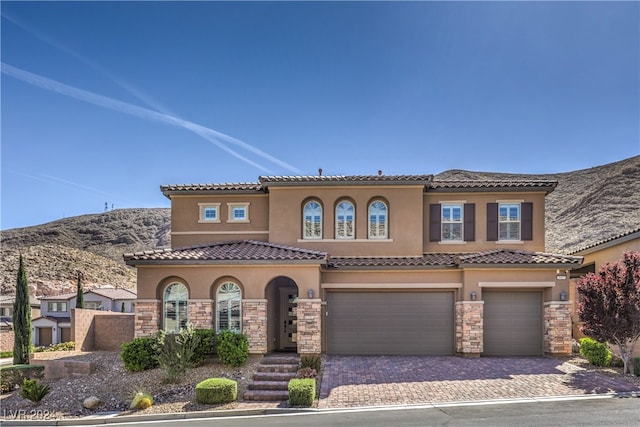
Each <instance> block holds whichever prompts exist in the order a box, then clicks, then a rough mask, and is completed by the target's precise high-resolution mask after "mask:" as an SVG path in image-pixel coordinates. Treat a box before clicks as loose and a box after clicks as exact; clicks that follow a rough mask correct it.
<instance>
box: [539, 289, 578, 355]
mask: <svg viewBox="0 0 640 427" xmlns="http://www.w3.org/2000/svg"><path fill="white" fill-rule="evenodd" d="M571 342H572V336H571V301H549V302H545V303H544V352H545V353H549V354H571Z"/></svg>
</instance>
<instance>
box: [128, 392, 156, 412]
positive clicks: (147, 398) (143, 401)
mask: <svg viewBox="0 0 640 427" xmlns="http://www.w3.org/2000/svg"><path fill="white" fill-rule="evenodd" d="M151 405H153V397H151V395H150V394H149V393H144V392H141V391H139V392H137V393H136V394H135V396H133V399H132V400H131V405H129V409H147V408H148V407H150V406H151Z"/></svg>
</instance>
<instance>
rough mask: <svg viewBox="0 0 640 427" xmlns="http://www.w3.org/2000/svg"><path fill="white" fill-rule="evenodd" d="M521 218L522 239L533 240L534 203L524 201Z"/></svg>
mask: <svg viewBox="0 0 640 427" xmlns="http://www.w3.org/2000/svg"><path fill="white" fill-rule="evenodd" d="M520 206H521V209H522V212H521V213H520V215H521V216H520V220H521V221H522V224H521V229H520V238H521V239H522V240H533V203H522V204H521V205H520Z"/></svg>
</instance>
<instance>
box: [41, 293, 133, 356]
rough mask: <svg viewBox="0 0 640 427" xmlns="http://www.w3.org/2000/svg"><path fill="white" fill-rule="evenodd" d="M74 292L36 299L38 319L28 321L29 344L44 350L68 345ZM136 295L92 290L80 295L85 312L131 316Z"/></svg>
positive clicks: (74, 305)
mask: <svg viewBox="0 0 640 427" xmlns="http://www.w3.org/2000/svg"><path fill="white" fill-rule="evenodd" d="M76 298H77V294H76V293H75V292H73V293H68V294H63V295H54V296H48V297H42V298H40V301H41V307H40V311H41V316H40V317H38V318H34V319H33V320H32V321H31V327H32V329H33V334H32V336H33V344H34V345H36V346H48V345H51V344H58V343H61V342H69V341H71V309H73V308H75V307H76ZM135 300H136V294H135V293H134V292H131V291H129V290H127V289H115V288H96V289H91V290H87V291H85V292H84V304H85V308H86V309H90V310H105V311H122V307H123V305H124V311H125V312H126V313H132V312H133V310H134V307H135Z"/></svg>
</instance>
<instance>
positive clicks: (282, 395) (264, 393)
mask: <svg viewBox="0 0 640 427" xmlns="http://www.w3.org/2000/svg"><path fill="white" fill-rule="evenodd" d="M244 400H254V401H255V400H257V401H269V402H274V401H283V400H289V392H288V391H286V390H284V391H283V390H247V391H246V392H245V393H244Z"/></svg>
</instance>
